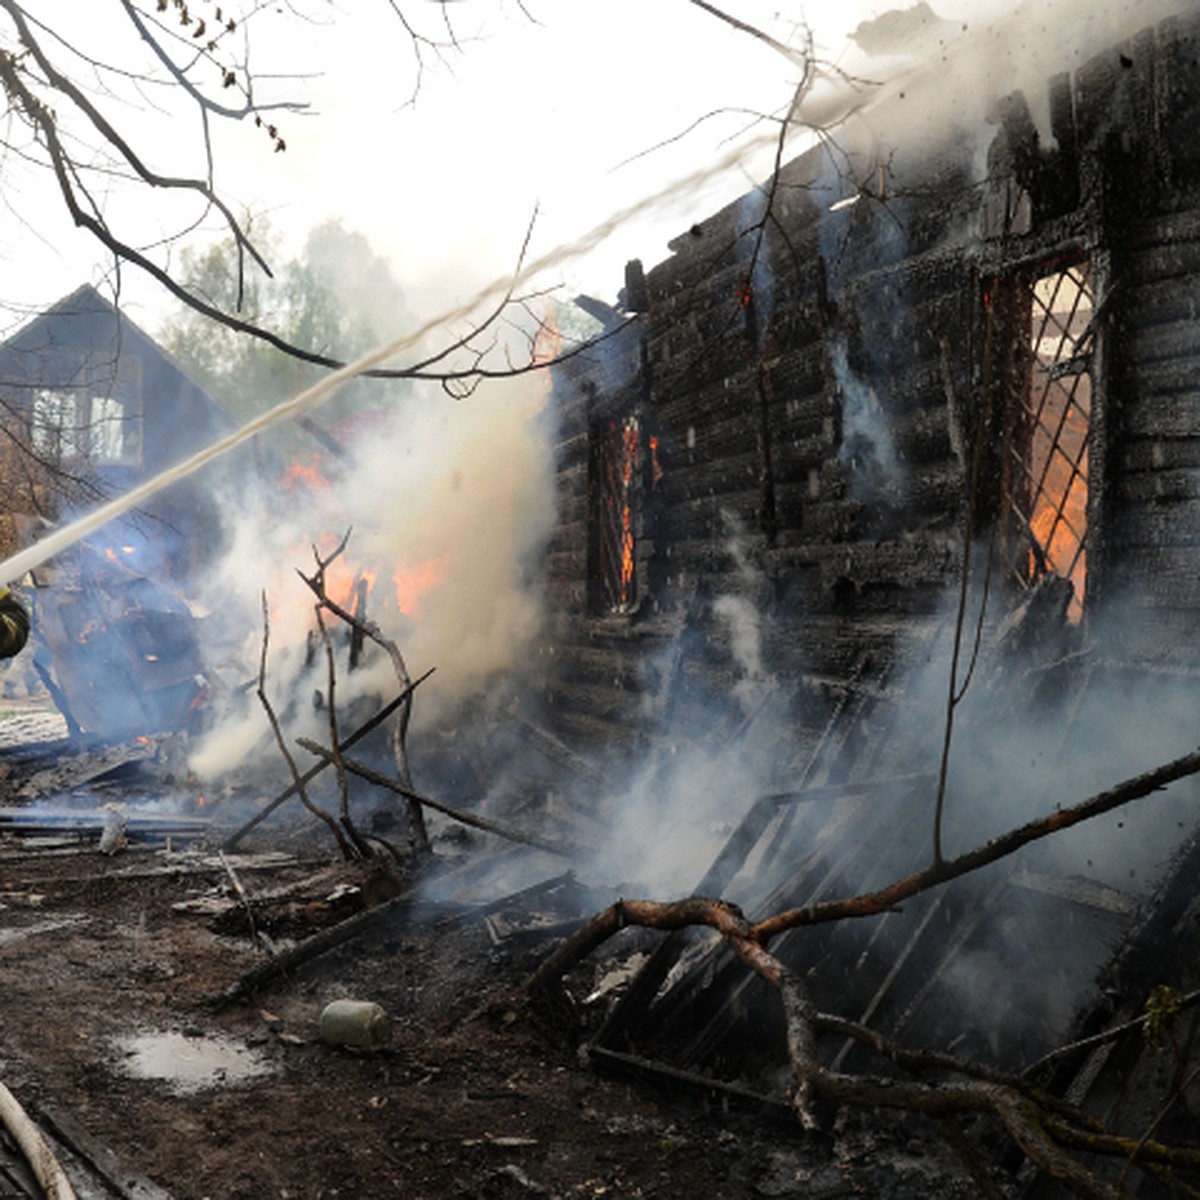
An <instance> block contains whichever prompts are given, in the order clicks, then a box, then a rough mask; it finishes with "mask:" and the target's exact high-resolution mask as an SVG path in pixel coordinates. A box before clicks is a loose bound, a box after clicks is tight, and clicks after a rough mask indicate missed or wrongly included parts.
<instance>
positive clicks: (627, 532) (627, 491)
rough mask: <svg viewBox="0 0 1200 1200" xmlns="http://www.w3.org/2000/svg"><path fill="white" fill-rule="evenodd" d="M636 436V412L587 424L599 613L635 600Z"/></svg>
mask: <svg viewBox="0 0 1200 1200" xmlns="http://www.w3.org/2000/svg"><path fill="white" fill-rule="evenodd" d="M640 440H641V428H640V423H639V421H638V419H637V417H636V416H625V417H610V418H607V419H606V420H603V421H601V422H599V423H598V424H597V425H596V426H594V427H593V441H592V472H593V475H592V481H593V493H592V495H593V520H592V523H591V524H592V555H591V558H592V569H591V572H590V573H591V576H592V588H593V593H592V596H593V608H594V609H595V610H596V611H599V612H610V613H624V612H629V611H630V610H631V609H632V608H633V606H634V603H635V601H636V600H637V574H636V571H635V569H634V568H635V561H636V560H635V557H634V549H635V544H636V536H637V535H636V531H635V496H636V493H637V487H638V459H639V453H638V451H639V444H640Z"/></svg>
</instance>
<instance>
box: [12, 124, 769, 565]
mask: <svg viewBox="0 0 1200 1200" xmlns="http://www.w3.org/2000/svg"><path fill="white" fill-rule="evenodd" d="M773 142H774V135H772V136H771V137H767V136H765V135H764V136H761V137H759V138H757V139H755V140H754V141H752V142H750V143H749V144H747V145H744V146H741V147H738V148H735V149H734V150H731V151H730V152H729V153H728V154H727V155H725V156H724V157H723V158H722V159H720V160H719V161H717V162H716V163H714V164H711V165H709V166H707V167H704V168H702V169H700V170H698V171H695V172H693V173H692V174H691V175H688V176H686V177H685V178H683V179H680V180H676V181H675V182H674V183H671V184H670V185H668V186H667V187H665V188H662V189H661V190H659V191H658V192H655V193H654V194H652V195H650V196H647V197H645V198H643V199H642V200H639V201H637V202H636V203H634V204H631V205H629V206H627V207H626V208H624V209H622V210H620V211H619V212H617V213H615V214H613V216H611V217H609V218H608V219H607V220H606V221H604V222H602V223H601V224H600V225H597V226H596V227H595V228H594V229H592V230H590V231H589V232H587V233H585V234H583V235H582V236H581V237H579V238H577V239H576V240H575V241H573V242H566V243H564V244H563V245H561V246H558V247H557V248H555V249H554V250H551V251H549V252H547V253H546V254H544V255H542V256H541V257H539V258H537V259H534V260H533V261H531V262H528V263H525V264H524V265H522V266H520V267H519V268H518V269H517V270H516V271H515V272H514V273H513V274H512V275H510V276H506V277H504V278H503V279H498V280H496V281H495V282H493V283H491V284H489V285H487V286H486V287H484V288H483V289H481V290H480V291H479V292H478V293H477V294H476V295H475V296H473V297H472V298H471V299H470V300H468V301H466V302H465V303H463V304H461V305H459V306H458V307H457V308H454V309H451V310H449V311H448V312H445V313H443V314H441V315H440V316H437V317H433V318H431V319H430V320H428V321H426V322H425V323H424V324H423V325H422V326H420V328H418V329H416V330H415V331H414V332H412V333H409V334H405V335H404V336H403V337H400V338H397V339H396V340H395V341H392V342H389V343H387V344H386V345H383V346H380V347H378V348H377V349H375V350H372V351H370V352H369V353H367V354H364V355H363V356H362V357H361V358H359V359H356V360H355V361H354V362H352V363H348V364H347V365H346V366H343V367H339V368H338V369H337V370H335V371H332V372H331V373H330V374H329V375H327V376H326V377H325V378H324V379H322V380H321V381H320V382H319V383H317V384H314V385H313V386H312V387H310V388H307V389H305V390H304V391H302V392H298V393H297V394H296V395H295V396H292V397H290V398H289V399H287V400H284V401H282V402H281V403H279V404H277V405H276V406H275V407H274V408H272V409H268V410H267V411H266V412H264V413H260V414H259V415H258V416H257V417H254V418H252V419H251V420H250V421H248V422H247V423H246V424H245V425H243V426H242V427H241V428H240V429H238V430H235V431H234V432H233V433H231V434H228V435H227V436H226V437H223V438H221V439H220V440H218V441H216V442H214V443H213V444H212V445H210V446H208V447H206V448H205V449H203V450H200V451H198V452H197V453H196V454H193V455H192V456H191V457H190V458H186V459H184V460H183V461H182V462H180V463H177V464H176V465H175V466H173V467H168V468H167V469H166V470H165V471H162V472H160V473H159V474H158V475H155V476H153V477H152V478H150V479H147V480H145V481H144V482H142V483H140V484H138V486H137V487H134V488H132V489H131V490H130V491H128V492H126V493H125V494H124V495H122V496H118V497H116V498H115V499H113V500H110V501H109V502H108V503H107V504H102V505H100V507H98V508H96V509H94V510H93V511H92V512H90V513H85V514H84V515H83V516H82V517H79V518H78V519H77V520H75V521H72V522H71V524H69V525H64V526H63V527H62V528H61V529H56V530H55V531H54V532H53V533H50V534H48V535H47V536H46V537H44V538H42V539H41V541H39V542H36V543H35V544H34V545H32V546H29V547H26V548H25V549H24V550H19V551H18V552H17V553H16V554H14V555H12V556H11V557H9V558H7V559H5V560H4V561H3V562H0V580H3V581H13V582H16V581H18V580H20V579H21V577H22V576H23V575H25V574H26V573H27V572H28V571H32V570H33V569H34V568H35V567H40V566H41V565H42V564H43V563H45V562H48V561H49V560H50V559H52V558H53V557H54V556H55V555H57V554H60V553H61V552H62V551H64V550H66V549H68V548H69V547H71V546H73V545H75V543H76V542H78V541H81V540H82V539H83V538H85V537H87V536H88V534H90V533H92V532H94V531H95V530H97V529H99V528H101V527H102V526H103V525H106V524H108V522H109V521H112V520H113V519H115V518H116V517H119V516H122V515H123V514H125V513H127V512H128V511H129V510H130V509H132V508H136V507H137V506H138V505H139V504H141V503H143V502H144V501H146V500H148V499H149V498H150V497H151V496H153V495H155V494H156V493H158V492H160V491H162V490H163V489H164V488H167V487H170V486H171V484H173V483H177V482H178V481H179V480H181V479H184V478H186V477H187V476H189V475H192V474H194V473H195V472H196V471H198V470H200V468H201V467H204V466H207V465H208V464H209V463H210V462H212V461H213V460H214V459H217V458H220V457H221V456H222V455H224V454H227V453H228V452H229V451H230V450H233V449H235V448H236V447H238V446H240V445H241V444H242V443H243V442H246V441H248V440H249V439H250V438H252V437H254V436H255V434H258V433H261V432H262V431H263V430H265V429H268V428H270V427H271V426H272V425H275V424H277V423H278V422H279V421H282V420H285V419H287V418H288V417H295V416H299V415H300V414H301V413H303V412H304V411H305V410H306V409H309V408H313V407H315V406H316V405H318V404H320V403H321V402H322V401H324V400H327V399H328V398H329V397H330V396H331V395H332V394H333V393H334V392H335V391H336V390H337V389H338V388H339V387H340V386H341V385H342V384H343V383H346V382H347V381H348V380H350V379H353V378H354V377H355V376H357V375H361V374H363V373H364V372H366V371H370V370H371V369H373V368H375V367H378V366H381V365H382V364H383V363H385V362H388V361H389V360H390V359H393V358H395V357H396V356H397V355H399V354H402V353H403V352H404V351H405V350H410V349H412V348H413V347H414V346H417V345H418V344H419V343H420V342H421V341H422V340H423V339H424V338H426V337H427V336H428V335H430V334H432V333H434V332H435V331H437V330H438V329H442V328H447V327H453V326H454V325H456V324H457V323H459V322H463V321H467V320H469V319H470V317H471V315H472V314H473V313H475V312H478V311H479V310H480V309H482V308H483V307H484V306H485V305H488V304H495V303H496V302H497V301H502V300H503V299H504V298H505V297H506V296H508V295H509V294H511V293H512V292H514V291H515V289H517V288H518V287H520V286H522V285H523V284H525V283H527V282H528V281H529V280H530V279H532V278H533V277H534V276H536V275H538V274H540V273H541V272H543V271H547V270H549V269H551V268H552V267H557V266H560V265H561V264H563V263H566V262H569V261H570V260H572V259H574V258H577V257H579V256H580V255H582V254H585V253H587V252H588V251H590V250H593V249H595V248H596V247H597V246H598V245H600V244H601V242H603V241H604V240H605V238H607V237H608V236H609V235H610V234H611V233H612V232H613V231H614V230H615V229H617V228H618V227H619V226H621V225H623V224H624V223H625V222H627V221H629V220H631V219H632V218H634V217H637V216H639V215H641V214H643V213H645V212H647V211H649V210H651V209H653V208H655V207H656V206H657V205H659V204H661V203H662V202H664V201H666V200H669V199H670V198H672V197H673V196H675V195H682V194H686V193H687V192H689V191H691V190H692V189H694V188H696V187H698V186H699V185H700V184H702V183H705V182H708V181H710V180H712V179H713V178H715V177H716V176H718V175H719V174H721V173H723V172H724V171H725V170H727V169H729V168H731V167H735V166H737V165H739V164H740V163H741V162H742V161H743V160H744V159H745V158H746V156H747V155H749V154H750V153H751V152H752V151H754V150H755V149H757V148H760V147H762V146H767V145H771V144H772V143H773ZM414 377H418V373H417V372H415V371H414Z"/></svg>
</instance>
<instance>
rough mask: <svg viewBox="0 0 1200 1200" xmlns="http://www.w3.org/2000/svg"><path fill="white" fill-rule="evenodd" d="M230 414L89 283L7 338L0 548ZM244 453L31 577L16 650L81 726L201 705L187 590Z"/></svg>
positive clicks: (0, 393) (178, 716)
mask: <svg viewBox="0 0 1200 1200" xmlns="http://www.w3.org/2000/svg"><path fill="white" fill-rule="evenodd" d="M233 427H234V426H233V421H232V419H231V417H230V415H229V414H228V412H227V411H226V410H225V409H224V408H223V407H222V406H221V405H220V404H219V403H218V402H217V401H216V400H215V399H213V397H212V396H210V395H209V394H208V393H207V392H205V391H204V389H203V388H201V387H199V386H198V385H197V384H196V383H195V382H194V381H193V380H192V379H190V378H189V377H188V375H187V374H186V372H184V371H183V370H182V369H181V368H180V367H179V366H178V364H176V363H175V362H174V361H173V360H172V359H171V357H170V356H169V355H168V354H167V353H166V352H164V351H163V350H162V348H161V347H159V346H158V345H157V344H156V343H155V342H154V341H153V339H151V338H150V337H148V336H147V335H146V334H145V333H144V332H143V331H142V330H141V329H139V328H138V327H137V325H136V324H134V322H132V321H130V320H129V318H128V317H126V316H125V315H124V314H123V313H120V312H119V311H118V310H117V309H115V308H114V307H113V305H112V304H110V303H109V302H108V301H107V300H106V299H105V298H104V297H103V296H101V295H100V294H99V292H97V291H96V290H95V289H94V288H92V287H89V286H85V287H81V288H79V289H78V290H77V291H75V292H72V293H71V294H70V295H69V296H66V297H64V298H63V299H62V300H60V301H58V302H57V303H56V304H54V305H52V306H51V307H50V308H49V309H47V310H46V311H45V312H44V313H42V314H41V315H40V316H38V317H35V318H34V319H33V320H32V321H30V322H29V323H28V324H27V325H25V326H24V327H23V328H22V329H21V330H20V331H19V332H18V333H17V334H15V335H14V336H13V337H11V338H10V339H9V340H8V341H7V342H5V343H4V344H3V345H0V430H2V432H3V434H4V440H3V443H2V444H0V479H2V480H3V485H4V494H5V509H6V511H5V513H4V523H3V529H2V531H3V544H2V545H0V553H3V554H10V553H12V552H13V551H14V550H16V549H17V548H18V547H19V545H23V544H25V543H26V542H27V541H28V540H31V539H33V538H36V536H37V534H38V532H39V525H40V523H41V522H43V521H44V522H49V523H52V524H57V523H65V522H67V521H69V520H70V519H71V518H72V517H74V516H76V515H77V514H78V513H80V512H82V511H86V510H87V509H88V508H91V507H93V506H94V505H96V504H97V503H98V502H100V501H101V500H102V499H103V498H105V497H108V496H114V495H119V494H121V493H123V492H126V491H128V490H129V488H131V487H133V486H135V485H136V484H138V483H140V482H141V481H143V480H145V479H149V478H151V477H153V476H155V475H157V474H158V473H160V472H161V471H162V470H163V469H164V468H166V467H169V466H171V465H172V464H174V463H176V462H178V461H180V460H181V459H183V458H185V457H187V456H188V455H189V454H192V453H194V452H196V451H198V450H200V449H202V448H203V447H205V446H208V445H210V444H211V443H212V442H214V441H215V440H217V439H218V438H220V437H221V436H222V435H224V434H226V433H228V432H231V431H232V429H233ZM245 462H246V453H244V452H243V453H240V454H237V455H234V456H230V457H229V458H226V459H224V460H221V461H219V462H217V463H214V464H210V465H209V466H208V467H207V468H206V469H204V470H203V471H201V472H199V473H197V474H195V475H193V476H191V477H189V478H187V479H184V480H182V481H180V482H178V483H176V484H174V485H173V486H171V487H170V488H168V489H165V490H164V491H162V492H160V493H158V494H157V495H155V496H153V497H152V498H151V499H150V500H149V501H147V502H146V504H145V505H144V506H143V507H141V508H138V509H135V510H133V511H132V512H130V513H129V514H127V515H126V516H124V517H122V518H118V519H117V520H115V521H114V522H112V523H111V525H109V526H107V527H105V528H103V529H100V530H98V531H96V533H94V534H92V535H91V536H90V537H89V538H88V539H86V543H85V544H84V545H82V546H76V547H74V548H72V549H70V550H68V551H67V552H65V553H64V554H63V555H60V556H59V558H58V559H57V560H56V561H55V563H54V564H52V567H53V568H54V569H52V570H51V571H50V572H49V574H48V576H47V577H42V578H39V581H38V582H39V584H40V585H41V586H38V587H36V588H32V589H30V590H29V592H28V594H27V597H26V599H27V601H28V602H29V603H30V605H31V607H32V608H33V610H34V619H33V638H32V639H31V644H30V647H29V649H28V651H27V652H26V653H25V654H24V656H23V657H22V659H21V660H20V662H21V663H27V664H28V665H29V667H30V669H31V670H33V671H35V672H36V674H37V675H38V677H39V678H40V679H41V681H42V683H44V684H45V685H46V686H47V687H48V688H49V689H50V690H51V693H52V695H53V697H54V699H55V701H56V703H57V704H58V706H59V707H60V708H61V709H62V711H63V713H64V714H65V716H66V717H67V720H68V723H69V724H70V727H71V729H72V731H73V732H77V733H78V732H86V733H90V734H97V735H102V736H107V737H118V738H128V737H133V736H135V735H140V734H147V733H157V732H161V731H164V730H176V729H180V728H184V727H186V726H188V725H189V724H191V723H193V722H194V721H195V720H197V719H198V717H199V713H200V708H199V702H200V700H201V699H202V698H203V695H204V693H205V689H206V687H207V681H206V667H205V664H204V661H203V655H202V652H201V648H200V638H201V633H200V625H199V624H198V623H197V622H196V620H195V619H194V618H193V617H192V615H191V612H190V610H189V607H188V605H187V603H186V601H185V600H184V599H183V596H184V595H186V594H188V591H189V589H188V584H189V581H191V580H192V579H194V577H195V573H196V572H198V571H201V570H203V568H204V567H205V566H206V565H208V564H210V563H212V562H213V561H214V558H215V556H216V555H218V554H219V553H220V552H221V550H222V548H223V540H222V539H223V527H222V518H221V513H222V507H221V503H222V502H223V501H225V502H227V500H228V497H229V494H230V493H231V491H232V489H234V488H235V487H236V486H237V484H238V473H239V471H240V470H241V471H244V465H245ZM40 574H41V575H42V576H46V573H44V572H43V573H40ZM6 582H8V581H6ZM12 582H17V581H12ZM47 585H48V586H47ZM18 674H19V671H17V672H10V673H9V675H8V678H9V680H10V681H11V680H13V679H15V678H16V677H17V676H18Z"/></svg>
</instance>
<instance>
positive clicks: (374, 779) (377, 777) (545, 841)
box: [297, 738, 580, 858]
mask: <svg viewBox="0 0 1200 1200" xmlns="http://www.w3.org/2000/svg"><path fill="white" fill-rule="evenodd" d="M297 743H298V744H299V745H301V746H303V747H304V749H305V750H307V751H308V752H309V753H310V754H315V755H317V757H318V758H320V759H322V760H323V761H324V762H326V763H329V762H332V761H333V752H332V751H331V750H328V749H327V748H326V747H324V746H321V745H319V744H318V743H316V742H314V741H311V740H310V739H308V738H298V739H297ZM341 762H342V766H343V767H345V769H346V770H347V771H349V772H350V774H351V775H357V776H358V777H359V778H360V779H364V780H366V781H367V782H368V783H373V784H375V786H376V787H381V788H384V789H385V790H386V791H389V792H394V793H395V794H396V795H397V796H403V797H404V798H405V799H407V800H413V801H415V802H416V803H417V804H420V805H422V806H423V807H425V808H432V809H433V810H434V811H435V812H440V813H442V814H443V815H444V816H447V817H451V818H452V819H453V820H455V821H458V822H460V823H461V824H463V825H469V826H471V827H472V828H473V829H479V830H482V831H483V832H484V833H493V834H495V835H496V836H497V837H502V838H504V839H505V840H506V841H510V842H520V843H521V844H522V845H525V846H533V847H534V848H535V849H538V850H545V851H546V852H547V853H549V854H559V855H562V856H563V857H564V858H572V857H576V856H578V855H579V854H580V848H579V847H578V846H572V845H571V844H570V843H568V842H555V841H551V840H550V839H549V838H544V837H541V836H540V835H539V834H536V833H527V832H526V831H525V830H522V829H516V828H514V827H513V826H511V825H504V824H502V823H501V822H499V821H493V820H490V819H489V818H487V817H480V816H477V815H476V814H475V813H469V812H464V811H463V810H462V809H461V808H455V807H454V806H453V805H451V804H446V803H445V802H444V801H442V800H435V799H434V798H433V797H432V796H426V795H423V794H422V793H421V792H417V791H414V790H413V789H412V788H406V787H405V786H404V785H403V784H401V783H397V782H396V780H394V779H389V778H388V777H387V776H386V775H383V774H380V772H378V771H375V770H373V769H372V768H371V767H368V766H367V765H366V764H365V763H360V762H357V761H355V760H354V759H352V758H347V757H346V756H345V755H342V759H341Z"/></svg>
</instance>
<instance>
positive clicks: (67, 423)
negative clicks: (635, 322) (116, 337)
mask: <svg viewBox="0 0 1200 1200" xmlns="http://www.w3.org/2000/svg"><path fill="white" fill-rule="evenodd" d="M30 433H31V440H32V443H33V448H34V449H35V450H36V451H37V452H38V453H39V454H41V455H42V456H44V457H45V458H48V459H50V460H51V461H55V462H62V463H65V462H73V461H78V460H83V459H86V460H87V461H90V462H92V463H97V464H113V463H137V462H138V461H139V459H140V457H141V426H140V422H139V421H138V419H137V415H136V413H131V412H130V410H129V407H128V406H127V405H126V403H125V402H124V401H123V400H121V399H118V398H117V397H115V396H101V395H89V394H88V393H87V392H86V391H85V390H81V389H71V390H59V389H53V388H38V389H37V390H36V391H35V392H34V395H33V421H32V427H31V430H30Z"/></svg>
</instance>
